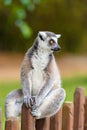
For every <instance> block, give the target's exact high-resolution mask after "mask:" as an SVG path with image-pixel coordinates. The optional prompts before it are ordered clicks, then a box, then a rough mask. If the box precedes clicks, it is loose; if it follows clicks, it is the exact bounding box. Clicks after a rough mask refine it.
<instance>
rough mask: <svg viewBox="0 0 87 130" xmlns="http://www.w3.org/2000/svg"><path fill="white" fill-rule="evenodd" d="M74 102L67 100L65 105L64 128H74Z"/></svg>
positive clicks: (64, 129)
mask: <svg viewBox="0 0 87 130" xmlns="http://www.w3.org/2000/svg"><path fill="white" fill-rule="evenodd" d="M73 112H74V110H73V103H71V102H66V103H64V106H63V112H62V113H63V117H62V120H63V121H62V122H63V124H62V130H73V116H74V113H73Z"/></svg>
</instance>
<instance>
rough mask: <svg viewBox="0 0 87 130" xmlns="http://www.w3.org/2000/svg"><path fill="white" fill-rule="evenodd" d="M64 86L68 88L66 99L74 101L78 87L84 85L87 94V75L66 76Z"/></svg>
mask: <svg viewBox="0 0 87 130" xmlns="http://www.w3.org/2000/svg"><path fill="white" fill-rule="evenodd" d="M62 86H63V88H64V89H65V90H66V101H73V95H74V92H75V89H76V88H77V87H83V88H84V89H85V94H86V95H87V76H76V77H72V78H64V79H63V82H62Z"/></svg>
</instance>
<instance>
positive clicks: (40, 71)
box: [31, 51, 49, 95]
mask: <svg viewBox="0 0 87 130" xmlns="http://www.w3.org/2000/svg"><path fill="white" fill-rule="evenodd" d="M31 62H32V66H33V68H34V69H32V70H31V83H32V86H31V88H32V94H33V95H37V94H38V92H39V91H40V89H41V87H42V86H43V85H44V83H45V78H46V74H45V72H44V69H45V68H46V67H47V65H48V62H49V55H47V54H46V53H44V52H43V51H38V55H37V53H36V52H35V53H34V55H33V57H32V60H31Z"/></svg>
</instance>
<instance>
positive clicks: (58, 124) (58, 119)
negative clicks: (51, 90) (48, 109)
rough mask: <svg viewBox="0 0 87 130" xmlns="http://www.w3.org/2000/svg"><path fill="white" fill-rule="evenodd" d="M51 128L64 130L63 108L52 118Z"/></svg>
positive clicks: (51, 129) (52, 129)
mask: <svg viewBox="0 0 87 130" xmlns="http://www.w3.org/2000/svg"><path fill="white" fill-rule="evenodd" d="M50 130H62V108H61V109H60V110H59V112H58V113H57V114H56V115H55V116H54V117H51V119H50Z"/></svg>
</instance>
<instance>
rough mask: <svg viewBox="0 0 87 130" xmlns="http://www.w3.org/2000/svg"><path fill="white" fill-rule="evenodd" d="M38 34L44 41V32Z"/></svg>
mask: <svg viewBox="0 0 87 130" xmlns="http://www.w3.org/2000/svg"><path fill="white" fill-rule="evenodd" d="M38 36H39V37H40V39H41V40H42V41H44V40H45V38H46V34H45V32H41V31H40V32H39V33H38Z"/></svg>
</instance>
